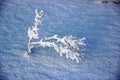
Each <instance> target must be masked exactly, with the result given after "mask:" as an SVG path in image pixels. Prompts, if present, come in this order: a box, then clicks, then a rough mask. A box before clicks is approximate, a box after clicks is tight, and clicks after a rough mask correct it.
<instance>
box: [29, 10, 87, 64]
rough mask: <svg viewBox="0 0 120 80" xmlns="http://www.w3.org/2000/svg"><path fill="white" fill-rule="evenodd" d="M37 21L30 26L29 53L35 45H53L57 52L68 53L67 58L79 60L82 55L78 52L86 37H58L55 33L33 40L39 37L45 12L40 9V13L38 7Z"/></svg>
mask: <svg viewBox="0 0 120 80" xmlns="http://www.w3.org/2000/svg"><path fill="white" fill-rule="evenodd" d="M35 13H36V16H35V23H34V26H32V28H28V38H29V43H28V54H30V53H31V49H32V48H33V47H35V45H39V46H41V47H53V48H54V49H55V50H56V52H57V53H59V54H60V56H62V55H63V54H64V55H66V58H67V59H68V58H69V59H71V60H76V62H79V59H80V58H81V55H80V54H79V53H78V52H79V51H80V49H82V47H83V46H85V45H86V44H85V43H84V40H85V38H80V39H76V37H73V36H65V37H63V38H60V37H58V35H57V34H56V35H53V36H51V37H45V38H43V39H41V40H40V41H38V42H35V41H33V40H34V39H39V35H38V30H39V27H38V25H39V23H41V18H42V16H43V12H42V11H40V12H39V13H38V11H37V9H36V10H35Z"/></svg>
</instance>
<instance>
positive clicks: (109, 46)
mask: <svg viewBox="0 0 120 80" xmlns="http://www.w3.org/2000/svg"><path fill="white" fill-rule="evenodd" d="M94 1H95V0H91V1H89V0H64V1H61V0H50V1H49V0H0V80H119V79H120V77H119V76H120V69H119V67H120V62H119V61H120V36H119V34H120V29H119V27H120V22H119V21H120V17H119V16H120V9H119V8H120V6H119V5H115V4H109V5H106V4H95V3H94ZM36 8H37V9H38V10H43V11H44V14H45V15H44V17H43V22H42V24H41V25H40V26H41V28H40V32H39V35H40V37H41V38H44V37H45V36H52V35H54V34H58V35H59V36H60V37H64V36H70V35H73V36H76V37H77V38H81V37H86V41H85V43H86V46H85V47H84V48H85V49H86V50H85V51H83V54H82V55H83V56H84V57H83V58H82V59H81V61H80V62H79V63H76V62H75V61H72V60H70V59H66V58H65V56H62V57H60V56H59V54H58V53H57V52H56V51H55V50H54V49H53V48H48V47H46V48H42V47H36V48H33V49H32V52H33V53H32V54H31V55H30V56H27V55H25V54H26V51H27V44H28V37H27V29H28V27H31V26H32V25H33V24H34V17H35V13H34V10H35V9H36Z"/></svg>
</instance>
